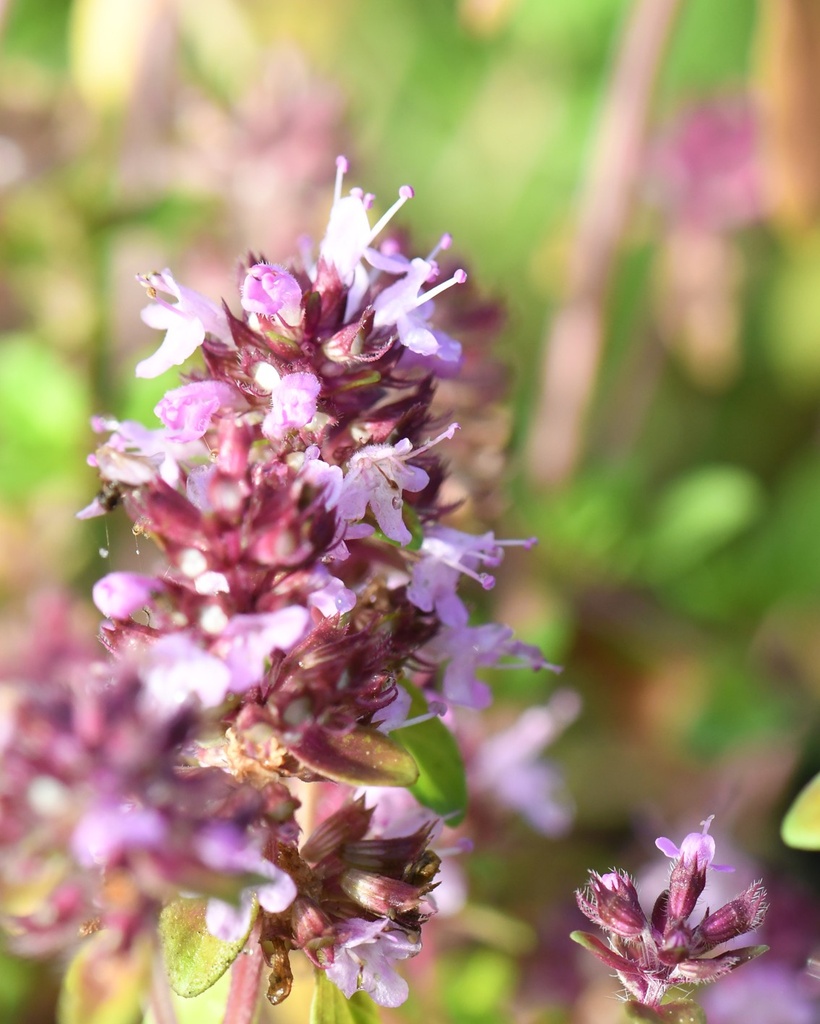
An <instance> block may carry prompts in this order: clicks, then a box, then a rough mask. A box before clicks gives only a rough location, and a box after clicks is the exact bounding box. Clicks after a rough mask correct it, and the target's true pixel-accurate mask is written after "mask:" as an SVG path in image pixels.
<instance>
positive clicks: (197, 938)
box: [159, 898, 257, 999]
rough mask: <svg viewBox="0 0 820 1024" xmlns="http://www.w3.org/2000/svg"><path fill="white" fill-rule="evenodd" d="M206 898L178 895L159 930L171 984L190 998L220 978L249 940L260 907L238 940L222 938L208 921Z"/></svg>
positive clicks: (169, 907) (168, 907)
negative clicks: (224, 939)
mask: <svg viewBox="0 0 820 1024" xmlns="http://www.w3.org/2000/svg"><path fill="white" fill-rule="evenodd" d="M206 906H207V901H206V900H204V899H185V898H182V899H178V900H174V901H173V902H172V903H169V904H168V905H167V906H166V907H164V908H163V911H162V913H161V914H160V918H159V934H160V939H161V941H162V951H163V953H164V954H165V965H166V968H167V970H168V980H169V982H170V984H171V988H172V989H173V990H174V992H176V993H177V994H178V995H181V996H184V997H185V998H187V999H190V998H191V997H192V996H198V995H199V994H200V992H205V991H206V990H207V989H209V988H210V987H211V985H213V984H214V982H216V981H218V980H219V979H220V978H221V977H222V975H223V974H224V973H225V971H227V969H228V968H229V967H230V966H231V964H232V963H233V962H234V960H236V958H237V957H238V956H239V954H240V952H241V951H242V947H243V946H244V945H245V942H246V941H247V938H248V935H249V934H250V930H251V928H252V927H253V921H254V919H255V917H256V910H257V907H256V905H254V912H253V914H251V922H250V924H249V925H248V930H247V931H246V932H245V934H244V935H243V936H242V938H241V939H239V940H238V941H237V942H223V941H222V940H221V939H217V938H216V937H215V936H213V935H211V933H210V932H209V931H208V929H207V927H206V925H205V909H206Z"/></svg>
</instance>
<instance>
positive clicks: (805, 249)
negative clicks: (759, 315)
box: [766, 237, 820, 396]
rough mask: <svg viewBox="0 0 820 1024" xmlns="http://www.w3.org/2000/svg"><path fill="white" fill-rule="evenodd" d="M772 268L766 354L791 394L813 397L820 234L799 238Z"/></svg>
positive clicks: (818, 360)
mask: <svg viewBox="0 0 820 1024" xmlns="http://www.w3.org/2000/svg"><path fill="white" fill-rule="evenodd" d="M773 270H774V277H773V281H772V285H771V288H770V291H769V294H768V306H767V309H766V321H767V323H766V327H767V331H766V341H767V355H768V358H769V360H770V363H771V366H772V369H773V370H774V373H775V376H776V379H777V380H778V381H779V382H780V384H781V385H782V386H783V387H784V388H785V389H786V390H787V391H788V392H789V393H790V394H796V395H798V396H813V395H816V394H817V392H818V390H820V345H818V337H820V291H818V288H817V280H818V276H820V238H814V237H810V238H809V239H808V240H802V241H801V243H800V244H799V245H797V246H795V247H793V248H792V250H791V251H790V252H789V253H788V254H787V256H786V258H785V259H784V260H783V261H782V263H780V264H779V265H777V266H775V267H774V268H773Z"/></svg>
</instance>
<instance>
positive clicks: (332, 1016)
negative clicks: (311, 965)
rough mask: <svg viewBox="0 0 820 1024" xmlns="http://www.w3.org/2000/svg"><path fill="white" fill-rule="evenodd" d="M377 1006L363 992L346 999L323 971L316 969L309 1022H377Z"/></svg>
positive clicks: (329, 1023) (352, 1023) (358, 1023)
mask: <svg viewBox="0 0 820 1024" xmlns="http://www.w3.org/2000/svg"><path fill="white" fill-rule="evenodd" d="M379 1020H380V1017H379V1008H378V1006H376V1004H375V1003H374V1002H373V1000H372V999H371V998H370V996H367V995H365V994H364V993H363V992H356V993H354V995H353V996H351V998H350V999H348V998H347V997H346V996H345V994H344V992H342V991H341V989H338V988H336V986H335V985H334V984H333V982H332V981H331V980H330V979H329V978H328V977H327V975H326V974H325V972H324V971H316V988H315V990H314V992H313V1002H312V1003H311V1004H310V1024H379Z"/></svg>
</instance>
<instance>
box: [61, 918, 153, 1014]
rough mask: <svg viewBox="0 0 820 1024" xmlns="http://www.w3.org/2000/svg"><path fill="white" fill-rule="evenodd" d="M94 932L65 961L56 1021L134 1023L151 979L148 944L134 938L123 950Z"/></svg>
mask: <svg viewBox="0 0 820 1024" xmlns="http://www.w3.org/2000/svg"><path fill="white" fill-rule="evenodd" d="M113 947H114V943H113V942H112V939H111V936H110V935H109V934H108V933H106V932H98V933H97V934H96V935H94V936H92V938H91V939H89V940H88V941H87V942H85V943H84V944H83V945H82V946H81V947H80V950H79V952H78V953H77V954H76V955H75V957H74V959H73V960H72V961H71V963H70V964H69V967H68V970H67V972H66V975H65V978H64V979H63V989H62V992H61V994H60V1003H59V1007H58V1011H57V1020H58V1024H137V1022H139V1021H141V1020H142V1005H143V1001H144V999H145V995H146V992H147V991H148V986H149V984H150V980H151V944H150V942H148V941H147V940H145V939H144V938H143V939H142V940H137V941H136V942H135V943H133V944H132V946H131V947H130V949H128V950H127V951H126V952H122V951H120V950H115V949H114V948H113Z"/></svg>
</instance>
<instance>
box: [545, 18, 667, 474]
mask: <svg viewBox="0 0 820 1024" xmlns="http://www.w3.org/2000/svg"><path fill="white" fill-rule="evenodd" d="M682 6H683V4H682V0H634V3H633V5H632V8H631V10H630V11H629V14H628V17H627V19H626V23H625V25H624V29H623V35H622V39H621V42H620V46H619V52H618V54H617V57H616V59H615V65H614V67H613V70H612V74H611V77H610V83H609V87H608V89H607V93H606V95H605V98H604V105H603V110H602V111H601V117H600V122H599V127H598V133H597V134H598V137H597V139H596V143H595V149H594V152H593V155H592V158H591V160H590V164H589V167H588V172H587V181H586V184H585V187H584V190H583V193H582V196H581V199H580V204H579V211H578V226H577V229H576V235H575V239H574V242H573V251H572V255H571V258H570V261H569V269H568V279H567V281H566V285H565V296H564V300H563V302H562V305H561V308H560V309H559V310H558V312H557V313H556V315H555V316H554V317H553V319H552V325H551V327H550V329H549V337H548V338H547V339H546V341H547V344H546V346H545V349H544V357H543V366H542V387H541V393H540V396H539V399H538V401H539V405H538V408H537V409H536V412H535V415H534V418H533V422H532V427H531V431H530V442H529V454H528V462H529V468H530V475H531V478H532V480H533V481H534V482H535V483H536V484H541V485H545V486H549V485H555V484H560V483H561V482H562V481H563V480H565V479H567V478H568V477H569V476H570V475H571V474H572V471H573V469H574V468H575V465H576V463H577V460H578V458H579V457H580V453H581V446H582V442H583V430H584V424H585V420H586V415H587V412H588V409H589V405H590V402H591V398H592V391H593V388H594V385H595V381H596V379H597V374H598V367H599V364H600V360H601V353H602V349H603V344H604V313H605V309H604V307H605V303H606V299H607V294H608V290H609V285H610V282H611V279H612V276H613V274H614V269H615V263H616V259H617V256H618V250H619V246H620V243H621V240H622V238H623V234H624V230H625V227H626V224H627V219H628V216H629V213H630V211H631V209H632V200H633V197H634V193H635V190H636V186H637V183H638V180H639V175H640V161H641V158H642V155H643V152H644V145H645V137H646V131H647V125H648V119H649V106H650V101H651V99H652V88H653V86H654V84H655V81H656V79H657V75H658V72H659V70H660V68H661V64H662V62H663V57H664V55H665V53H666V50H667V46H668V43H669V40H670V38H671V35H672V28H673V25H674V22H675V18H676V17H677V15H678V14H679V12H680V9H681V7H682ZM544 438H549V439H550V443H549V444H546V443H545V442H544Z"/></svg>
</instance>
